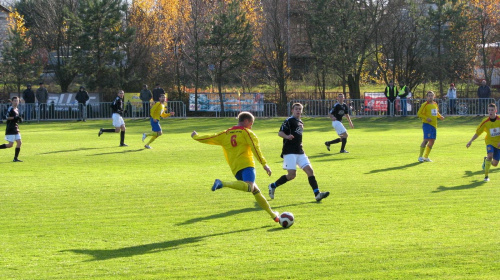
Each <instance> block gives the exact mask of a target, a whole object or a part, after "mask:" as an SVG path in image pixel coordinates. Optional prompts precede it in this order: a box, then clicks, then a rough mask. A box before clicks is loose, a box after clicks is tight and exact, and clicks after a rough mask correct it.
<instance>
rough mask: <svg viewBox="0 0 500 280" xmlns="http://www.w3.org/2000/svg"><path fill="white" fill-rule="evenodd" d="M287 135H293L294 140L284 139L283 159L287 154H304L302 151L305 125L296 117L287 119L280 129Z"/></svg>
mask: <svg viewBox="0 0 500 280" xmlns="http://www.w3.org/2000/svg"><path fill="white" fill-rule="evenodd" d="M280 131H283V132H284V133H285V134H286V135H290V134H291V135H293V137H294V138H293V139H292V140H288V139H283V149H282V150H281V157H283V155H287V154H304V150H303V149H302V132H303V131H304V123H303V122H302V121H301V120H298V119H296V118H295V117H294V116H291V117H289V118H288V119H286V120H285V121H284V122H283V124H282V125H281V127H280Z"/></svg>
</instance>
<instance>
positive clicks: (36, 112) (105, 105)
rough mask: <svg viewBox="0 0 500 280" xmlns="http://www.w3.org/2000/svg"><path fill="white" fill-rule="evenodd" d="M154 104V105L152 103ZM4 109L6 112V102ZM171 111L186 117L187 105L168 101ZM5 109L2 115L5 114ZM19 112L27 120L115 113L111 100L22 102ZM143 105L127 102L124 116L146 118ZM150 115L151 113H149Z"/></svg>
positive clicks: (108, 116) (179, 116) (80, 117)
mask: <svg viewBox="0 0 500 280" xmlns="http://www.w3.org/2000/svg"><path fill="white" fill-rule="evenodd" d="M151 106H152V105H151ZM3 107H4V108H2V110H4V111H5V112H6V110H7V109H6V107H7V106H6V104H3ZM167 107H168V110H169V111H174V112H175V116H174V117H175V118H185V117H186V105H185V104H184V103H183V102H182V101H170V102H168V103H167ZM4 111H2V115H3V116H5V114H4ZM19 113H20V114H21V116H23V118H24V120H25V121H41V120H42V121H43V120H47V121H55V120H80V119H107V118H111V116H112V115H113V109H111V102H100V103H89V104H87V105H83V104H78V103H71V104H54V103H51V104H20V106H19ZM144 116H145V114H144V112H143V110H142V104H141V106H134V105H132V104H131V103H130V102H127V103H125V112H124V114H123V117H124V118H144ZM147 116H148V117H149V113H148V114H147Z"/></svg>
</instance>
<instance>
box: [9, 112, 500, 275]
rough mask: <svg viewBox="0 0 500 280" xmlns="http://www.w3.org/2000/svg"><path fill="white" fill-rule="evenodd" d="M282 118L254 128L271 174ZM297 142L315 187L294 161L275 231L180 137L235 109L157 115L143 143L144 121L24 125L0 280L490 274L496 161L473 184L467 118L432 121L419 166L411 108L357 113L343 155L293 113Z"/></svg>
mask: <svg viewBox="0 0 500 280" xmlns="http://www.w3.org/2000/svg"><path fill="white" fill-rule="evenodd" d="M282 121H283V118H277V119H258V120H257V121H256V123H255V125H254V131H255V132H256V134H257V135H258V136H259V139H260V142H261V147H262V149H263V152H264V155H265V156H266V158H267V160H268V161H269V165H270V167H271V168H272V169H273V175H272V176H271V178H268V177H267V176H265V172H264V170H263V169H262V168H261V167H260V166H258V167H257V173H258V175H257V183H258V185H259V186H260V188H261V190H262V191H263V193H264V194H265V196H266V197H267V185H268V184H269V183H270V182H272V181H274V180H276V179H278V178H279V176H281V175H282V174H284V171H283V170H282V169H281V158H280V157H279V154H280V149H281V140H280V138H278V136H277V131H278V129H279V126H280V124H281V122H282ZM304 121H305V134H304V148H305V151H306V153H307V155H308V156H309V158H310V160H311V162H312V166H313V168H314V170H315V173H316V178H317V181H318V183H319V185H320V189H321V190H323V191H330V192H331V195H330V197H328V198H327V199H325V200H324V201H323V202H321V203H316V202H315V201H314V197H313V195H312V191H311V189H310V187H309V185H308V183H307V178H306V176H305V174H304V173H303V172H301V171H300V172H299V173H298V176H297V178H296V179H295V180H293V181H291V182H288V183H287V184H286V185H284V186H281V187H279V188H278V189H277V191H276V198H275V199H274V200H273V201H270V204H271V206H272V207H273V208H274V209H275V210H278V211H280V212H283V211H290V212H292V213H294V214H295V217H296V223H295V225H293V227H291V228H290V229H286V230H285V229H281V228H280V227H279V226H278V225H277V224H275V223H274V222H272V220H271V219H270V218H269V217H268V215H267V214H266V213H265V212H264V211H262V210H261V209H260V208H258V206H257V205H256V203H255V200H254V199H253V197H252V195H251V194H249V193H243V192H238V191H235V190H231V189H224V188H223V189H221V190H218V191H216V192H212V191H210V187H211V185H212V183H213V180H214V179H215V178H220V179H223V180H231V179H232V176H231V172H230V170H229V167H228V166H227V164H226V162H225V160H224V158H223V155H222V151H221V149H220V147H217V146H211V145H204V144H200V143H197V142H195V141H193V140H191V139H190V133H191V131H192V130H194V129H196V130H197V131H198V132H199V133H201V134H205V133H212V132H217V131H220V130H222V129H226V128H228V127H230V126H232V125H233V124H234V123H235V120H234V119H199V118H192V119H187V120H183V119H167V120H164V121H163V122H162V125H163V128H164V132H165V135H164V136H162V137H160V138H159V139H158V140H157V141H156V142H154V143H153V144H152V146H153V148H154V149H153V150H145V149H143V148H142V147H143V143H142V142H141V140H140V139H141V133H142V132H146V131H148V130H149V124H148V122H146V120H128V121H127V137H126V143H128V144H129V147H127V148H120V147H118V143H119V135H118V134H110V133H107V134H104V135H102V136H101V137H100V138H98V137H97V131H98V128H100V127H110V124H111V121H110V120H106V121H89V122H87V123H42V124H22V125H21V133H22V137H23V147H22V150H21V155H20V159H22V160H24V162H23V163H13V162H11V161H12V158H13V153H14V149H8V150H0V169H1V170H2V171H1V173H0V174H1V175H0V178H1V179H0V182H1V183H0V213H1V214H0V279H499V278H500V230H499V225H500V222H499V221H500V203H499V197H500V183H499V182H500V172H499V171H498V169H495V168H493V170H492V172H491V174H490V178H491V182H489V183H483V182H482V179H483V172H482V170H481V163H482V158H483V156H484V154H485V146H484V141H483V140H482V138H483V137H480V139H478V140H476V141H475V142H474V143H473V145H472V147H471V148H469V149H466V148H465V144H466V143H467V141H468V140H469V139H470V138H471V137H472V135H473V134H474V131H475V127H476V126H477V124H478V123H479V121H480V118H472V117H471V118H447V119H446V120H444V121H442V122H440V123H439V128H438V139H437V141H436V144H435V146H434V149H433V151H432V153H431V155H430V157H431V158H432V159H433V160H434V162H432V163H417V157H418V151H419V145H420V142H421V137H422V136H421V134H422V132H421V124H420V122H419V120H417V119H416V118H394V119H385V118H362V119H354V125H355V126H356V129H348V131H349V135H350V136H349V142H348V144H347V150H349V151H350V153H349V154H338V153H337V151H338V149H339V146H332V152H327V151H326V149H325V146H324V145H323V143H324V142H325V141H326V140H331V139H333V138H334V133H333V130H332V128H331V123H330V122H329V121H328V120H327V118H317V119H310V118H306V119H304Z"/></svg>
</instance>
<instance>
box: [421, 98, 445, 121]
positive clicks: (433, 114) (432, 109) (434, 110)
mask: <svg viewBox="0 0 500 280" xmlns="http://www.w3.org/2000/svg"><path fill="white" fill-rule="evenodd" d="M417 116H418V117H419V118H421V119H422V122H423V123H428V124H430V125H432V126H433V127H435V128H437V119H438V118H442V117H443V116H441V114H440V113H439V109H438V105H437V103H436V102H434V101H432V102H428V101H426V102H425V103H424V104H422V105H421V106H420V109H418V113H417ZM427 118H430V119H431V121H430V122H428V121H427Z"/></svg>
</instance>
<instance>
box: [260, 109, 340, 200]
mask: <svg viewBox="0 0 500 280" xmlns="http://www.w3.org/2000/svg"><path fill="white" fill-rule="evenodd" d="M303 108H304V106H302V104H300V103H295V104H293V105H292V116H291V117H289V118H288V119H286V120H285V121H284V122H283V124H282V125H281V127H280V131H279V132H278V136H279V137H281V138H283V148H282V151H281V157H282V158H283V169H285V170H286V171H287V172H288V173H287V174H286V175H283V176H281V177H280V178H279V179H278V180H277V181H276V182H274V183H271V184H269V186H268V188H269V197H270V198H271V199H274V193H275V191H276V188H277V187H279V186H281V185H283V184H285V183H286V182H288V181H291V180H293V179H294V178H295V176H296V175H297V165H298V166H299V168H301V169H302V170H304V172H305V173H306V174H307V179H308V180H309V185H310V186H311V188H312V190H313V193H314V197H315V198H316V201H317V202H320V201H321V200H322V199H323V198H326V197H328V196H329V195H330V192H320V191H319V187H318V182H316V177H315V176H314V171H313V169H312V166H311V162H309V158H308V157H307V156H306V153H305V152H304V150H303V149H302V132H303V131H304V123H303V122H302V120H300V117H301V116H302V109H303Z"/></svg>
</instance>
